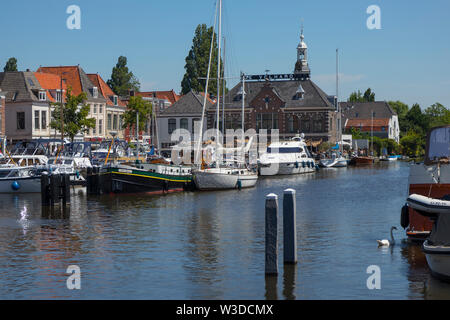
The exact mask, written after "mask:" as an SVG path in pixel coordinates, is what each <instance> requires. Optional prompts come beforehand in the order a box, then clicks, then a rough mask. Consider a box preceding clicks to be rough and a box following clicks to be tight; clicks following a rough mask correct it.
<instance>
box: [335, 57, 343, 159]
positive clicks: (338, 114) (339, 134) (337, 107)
mask: <svg viewBox="0 0 450 320" xmlns="http://www.w3.org/2000/svg"><path fill="white" fill-rule="evenodd" d="M338 56H339V49H336V111H337V128H336V130H337V142H338V143H339V142H341V140H342V138H341V135H342V129H341V127H342V116H341V110H340V108H339V60H338ZM338 146H339V151H340V150H341V147H340V144H339V145H338Z"/></svg>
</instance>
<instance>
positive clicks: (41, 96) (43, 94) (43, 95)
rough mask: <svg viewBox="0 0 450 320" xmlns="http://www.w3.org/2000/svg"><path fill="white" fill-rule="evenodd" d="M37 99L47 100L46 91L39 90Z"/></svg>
mask: <svg viewBox="0 0 450 320" xmlns="http://www.w3.org/2000/svg"><path fill="white" fill-rule="evenodd" d="M39 101H47V92H45V91H39Z"/></svg>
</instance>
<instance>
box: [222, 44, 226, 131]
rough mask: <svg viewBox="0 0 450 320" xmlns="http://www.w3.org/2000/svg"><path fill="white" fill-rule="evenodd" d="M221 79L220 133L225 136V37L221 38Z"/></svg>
mask: <svg viewBox="0 0 450 320" xmlns="http://www.w3.org/2000/svg"><path fill="white" fill-rule="evenodd" d="M222 69H223V78H222V133H223V134H225V37H224V38H223V63H222Z"/></svg>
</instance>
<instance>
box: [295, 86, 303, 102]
mask: <svg viewBox="0 0 450 320" xmlns="http://www.w3.org/2000/svg"><path fill="white" fill-rule="evenodd" d="M304 95H305V90H303V87H302V85H301V84H300V85H299V86H298V88H297V91H295V96H294V100H300V99H303V97H304Z"/></svg>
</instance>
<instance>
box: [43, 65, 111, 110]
mask: <svg viewBox="0 0 450 320" xmlns="http://www.w3.org/2000/svg"><path fill="white" fill-rule="evenodd" d="M37 72H41V73H52V74H56V75H58V76H60V77H62V78H63V79H65V81H66V84H67V86H69V87H71V88H72V94H74V95H79V94H80V93H81V92H84V93H86V96H87V99H88V100H89V101H94V102H104V100H105V98H103V97H98V98H94V97H93V87H95V85H94V84H93V83H92V81H91V80H90V79H89V77H88V76H87V75H86V73H85V72H84V71H83V69H82V68H81V67H80V66H61V67H40V68H39V69H38V70H37Z"/></svg>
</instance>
